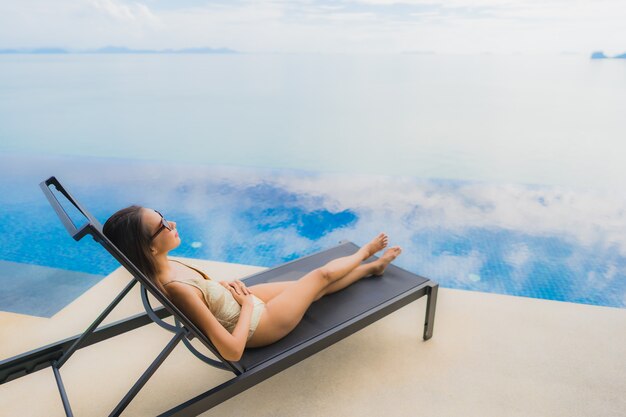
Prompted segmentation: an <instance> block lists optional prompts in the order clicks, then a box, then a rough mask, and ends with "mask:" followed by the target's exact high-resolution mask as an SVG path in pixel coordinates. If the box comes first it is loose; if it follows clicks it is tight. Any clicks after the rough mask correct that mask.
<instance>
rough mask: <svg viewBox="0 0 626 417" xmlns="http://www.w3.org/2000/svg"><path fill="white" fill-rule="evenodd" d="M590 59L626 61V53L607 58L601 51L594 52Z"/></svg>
mask: <svg viewBox="0 0 626 417" xmlns="http://www.w3.org/2000/svg"><path fill="white" fill-rule="evenodd" d="M591 59H626V53H623V54H621V55H615V56H614V57H610V56H607V55H606V54H605V53H604V52H602V51H595V52H593V53H592V54H591Z"/></svg>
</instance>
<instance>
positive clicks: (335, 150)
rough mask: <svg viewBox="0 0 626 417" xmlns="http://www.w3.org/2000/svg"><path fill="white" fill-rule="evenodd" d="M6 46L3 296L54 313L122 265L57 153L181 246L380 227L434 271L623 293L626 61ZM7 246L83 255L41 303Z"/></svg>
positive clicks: (519, 285)
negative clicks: (26, 51) (87, 219)
mask: <svg viewBox="0 0 626 417" xmlns="http://www.w3.org/2000/svg"><path fill="white" fill-rule="evenodd" d="M0 60H1V61H0V64H1V65H0V138H1V141H0V152H1V153H0V281H1V282H2V283H7V282H10V283H11V284H12V286H11V288H13V289H12V292H11V293H8V292H6V290H5V292H4V293H3V294H2V296H0V310H5V311H14V312H20V313H23V314H35V315H42V316H50V315H51V314H54V312H56V311H58V309H59V308H61V307H62V305H63V302H70V301H71V299H72V298H71V297H75V296H77V295H79V294H80V293H81V292H82V291H85V290H87V289H88V288H89V287H90V286H92V285H93V284H94V282H95V281H94V278H93V277H94V276H100V277H102V276H104V275H106V274H108V273H109V272H111V271H112V270H113V269H115V268H116V267H117V264H116V262H115V261H114V260H113V259H112V258H110V256H109V255H108V254H106V253H105V252H104V250H102V249H101V248H100V247H99V246H98V245H97V244H96V243H95V242H93V241H90V240H89V239H84V240H83V241H81V242H79V243H76V242H74V241H73V240H72V239H71V238H70V237H69V236H68V235H67V233H66V231H65V230H64V229H63V228H62V226H61V224H60V222H59V220H58V219H57V218H56V215H55V214H54V212H53V211H52V210H51V209H50V207H49V205H48V203H47V201H46V200H45V199H44V198H43V194H42V193H41V191H40V190H39V188H38V186H37V184H38V183H39V182H40V181H42V180H43V179H45V178H47V177H48V176H50V175H57V176H58V177H59V178H60V179H61V180H62V181H63V182H64V184H65V185H67V186H68V187H69V189H70V190H71V192H72V193H73V194H75V195H76V197H77V198H78V199H79V200H80V201H81V202H82V203H83V204H84V205H85V206H86V207H87V208H88V209H89V210H91V211H92V212H93V213H94V214H95V216H96V217H97V218H98V219H100V220H101V221H104V220H105V219H106V218H107V217H108V216H109V215H110V214H111V213H113V212H114V211H116V210H117V209H119V208H121V207H124V206H127V205H130V204H141V205H144V206H147V207H153V208H156V209H158V210H159V211H161V212H162V213H164V215H165V216H166V217H167V218H171V219H173V220H176V221H177V222H178V227H179V232H180V235H181V238H182V239H183V243H182V244H181V246H180V247H179V248H178V249H177V250H176V251H175V252H174V253H173V254H174V255H179V256H188V257H194V258H205V259H213V260H219V261H226V262H237V263H245V264H253V265H262V266H272V265H276V264H278V263H281V262H284V261H288V260H291V259H294V258H296V257H299V256H302V255H306V254H308V253H311V252H314V251H316V250H319V249H321V248H324V247H328V246H332V245H334V244H336V243H337V242H338V241H340V240H344V239H347V240H352V241H354V242H356V243H358V244H363V243H365V242H366V241H368V240H369V239H370V237H371V236H373V235H374V234H376V233H377V232H379V231H381V230H383V231H386V232H387V233H389V235H390V236H391V243H392V244H399V245H401V246H402V247H403V248H404V254H403V255H402V256H401V257H400V258H399V259H398V260H397V263H398V265H400V266H402V267H405V268H407V269H409V270H411V271H414V272H416V273H418V274H420V275H424V276H427V277H429V278H432V279H434V280H437V281H439V282H440V283H441V285H442V286H444V287H449V288H461V289H468V290H474V291H484V292H494V293H501V294H511V295H519V296H527V297H536V298H544V299H551V300H562V301H571V302H577V303H586V304H594V305H603V306H612V307H622V308H623V307H625V306H626V238H625V236H626V197H625V196H624V195H623V193H620V192H619V191H620V190H623V189H624V185H626V184H624V182H625V180H626V175H625V172H624V171H625V168H624V164H623V162H622V159H623V158H622V155H623V154H625V152H623V151H624V144H623V143H622V142H623V141H622V140H621V138H622V137H623V134H622V132H621V130H620V128H621V112H620V111H619V109H623V108H626V96H625V95H623V94H622V93H621V92H623V91H625V90H624V89H625V88H626V76H625V74H626V70H625V69H626V67H625V66H624V65H622V63H617V62H616V63H612V62H604V63H592V62H588V61H579V60H577V59H575V58H571V57H564V58H554V59H553V60H551V61H549V62H545V61H543V62H529V61H525V60H524V59H522V58H516V57H406V56H400V57H391V58H389V57H385V59H382V58H380V57H379V58H377V57H311V56H308V57H307V56H295V57H271V56H233V57H220V56H218V57H206V56H204V57H162V56H157V57H155V56H152V57H151V56H146V57H140V56H126V57H120V56H112V57H102V56H93V57H89V56H67V57H58V56H48V57H46V56H43V57H28V56H26V57H23V56H20V57H17V56H7V57H0ZM620 65H621V66H620ZM1 261H5V270H4V271H2V270H1V265H2V264H1ZM7 262H13V263H18V264H23V265H26V266H28V265H38V266H42V267H46V268H53V269H51V271H53V272H52V273H51V275H50V276H51V277H52V276H54V277H56V278H54V280H53V279H52V278H51V279H50V280H48V281H50V282H49V284H50V286H51V288H53V287H55V286H58V285H59V282H60V281H58V280H59V279H61V278H59V277H60V276H61V275H59V274H58V270H59V269H60V270H71V271H75V272H77V273H85V274H90V275H88V276H87V275H85V280H84V282H83V283H82V284H80V283H79V282H78V280H77V279H76V276H72V278H71V279H70V278H68V282H67V283H64V284H63V285H68V286H71V287H72V288H74V289H75V290H76V291H74V292H72V294H75V295H72V296H71V297H70V298H68V299H66V300H65V301H63V302H62V303H57V304H55V306H52V307H51V306H47V307H45V308H44V306H45V303H46V300H45V297H44V298H42V299H41V300H39V301H38V302H37V303H34V302H29V303H26V302H25V301H24V300H26V298H25V295H24V294H26V292H27V291H28V288H27V285H26V284H24V285H23V286H21V287H20V286H15V285H14V284H15V277H16V276H17V275H15V274H14V273H13V272H12V271H14V270H15V265H14V264H10V265H9V264H8V263H7ZM6 265H9V266H6ZM18 275H19V274H18ZM21 276H24V274H22V275H21ZM23 282H26V281H25V280H24V281H23ZM44 282H45V281H44ZM3 288H8V287H7V286H6V285H4V286H3ZM66 293H67V292H66ZM55 297H56V296H55ZM57 298H58V297H57ZM37 305H40V306H42V308H40V309H39V310H37V309H36V308H35V307H36V306H37ZM33 306H35V307H33Z"/></svg>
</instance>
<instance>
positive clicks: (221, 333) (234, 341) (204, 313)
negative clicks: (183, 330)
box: [168, 283, 254, 361]
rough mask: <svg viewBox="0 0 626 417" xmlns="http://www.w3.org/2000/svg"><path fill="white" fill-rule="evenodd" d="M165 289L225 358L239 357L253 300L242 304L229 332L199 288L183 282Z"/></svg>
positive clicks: (247, 327)
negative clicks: (237, 318) (208, 305)
mask: <svg viewBox="0 0 626 417" xmlns="http://www.w3.org/2000/svg"><path fill="white" fill-rule="evenodd" d="M172 287H175V288H172ZM168 289H170V291H169V293H170V298H171V299H172V302H173V303H174V304H175V305H176V306H177V307H178V308H179V309H180V310H181V311H182V312H183V313H184V314H185V315H186V316H187V317H188V318H189V319H190V320H191V321H192V322H193V323H194V324H195V325H196V326H197V327H198V329H200V330H201V331H202V333H204V334H205V335H206V336H207V337H208V338H209V339H210V340H211V343H213V345H215V347H216V348H217V350H218V351H219V353H220V354H221V355H222V356H223V357H224V359H226V360H228V361H238V360H239V359H241V356H242V355H243V351H244V349H245V347H246V342H247V339H248V331H249V329H250V321H251V319H252V310H253V307H254V304H253V303H252V302H251V303H244V305H243V306H242V307H241V313H240V315H239V321H238V322H237V325H236V326H235V329H234V330H233V333H232V334H230V333H229V332H228V330H226V329H225V328H224V326H222V325H221V324H220V322H219V321H217V319H216V318H215V316H214V315H213V313H211V310H209V308H208V307H207V305H206V304H205V303H204V300H203V298H202V293H201V292H200V290H199V289H197V288H194V287H191V286H188V285H185V284H182V283H181V284H179V285H177V284H172V285H170V286H169V287H168Z"/></svg>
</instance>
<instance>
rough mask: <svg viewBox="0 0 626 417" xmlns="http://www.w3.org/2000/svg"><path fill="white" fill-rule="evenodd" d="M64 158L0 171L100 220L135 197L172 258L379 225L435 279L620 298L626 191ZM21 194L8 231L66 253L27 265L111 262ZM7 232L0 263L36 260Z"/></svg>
mask: <svg viewBox="0 0 626 417" xmlns="http://www.w3.org/2000/svg"><path fill="white" fill-rule="evenodd" d="M5 162H6V161H5ZM22 162H23V161H22ZM31 162H32V161H31ZM67 162H68V161H67V160H63V159H62V158H55V159H48V158H41V159H40V160H38V163H36V164H33V163H30V164H26V165H24V164H19V163H17V162H15V161H14V163H13V164H11V163H5V164H4V169H2V171H8V170H11V171H8V174H7V175H9V176H10V177H12V178H13V179H15V180H16V181H17V182H18V184H21V185H20V186H19V187H17V186H15V187H13V188H12V187H11V186H10V184H8V182H7V180H6V178H7V176H6V175H5V176H4V178H5V180H2V181H3V183H2V188H3V190H5V192H8V193H9V194H10V193H13V194H15V196H14V197H15V198H14V201H20V197H19V195H20V194H23V193H24V191H23V187H33V186H34V185H36V183H37V182H38V181H41V180H42V179H44V178H45V177H47V176H48V175H50V174H56V175H58V177H59V178H60V179H61V180H62V181H63V180H65V183H66V186H67V187H68V188H69V189H70V190H71V191H72V192H73V193H74V194H75V195H76V197H77V198H79V200H81V201H83V203H84V205H85V206H87V207H88V209H91V210H93V212H94V213H95V214H96V217H98V218H100V219H101V220H102V221H104V220H105V219H106V217H107V216H108V215H110V214H111V213H112V212H114V211H115V210H117V209H118V208H121V207H123V206H127V205H130V204H134V203H137V204H141V205H145V206H147V207H153V208H157V209H159V210H160V211H161V212H163V213H164V214H165V215H166V217H171V218H172V219H174V220H177V222H178V227H179V231H180V235H181V237H182V239H183V243H182V244H181V247H180V248H178V249H177V250H176V251H175V253H173V254H175V255H180V256H189V257H197V258H206V259H213V260H219V261H226V262H238V263H246V264H256V265H264V266H271V265H275V264H277V263H280V262H284V261H288V260H291V259H294V258H296V257H299V256H303V255H306V254H309V253H312V252H314V251H317V250H319V249H321V248H324V247H328V246H332V245H334V244H336V243H337V242H338V241H340V240H344V239H347V240H352V241H354V242H355V243H358V244H363V243H365V242H367V241H368V240H369V239H370V238H371V236H373V235H375V234H376V233H377V232H379V231H381V230H382V231H385V232H387V233H388V234H389V235H390V237H391V244H394V245H395V244H399V245H401V246H402V247H403V248H404V250H405V251H404V254H403V255H402V256H401V257H400V258H399V259H398V260H397V264H398V265H399V266H401V267H404V268H406V269H409V270H411V271H414V272H416V273H418V274H421V275H424V276H428V277H429V278H432V279H434V280H437V281H439V282H440V283H441V285H442V286H445V287H451V288H461V289H469V290H477V291H486V292H495V293H503V294H511V295H521V296H529V297H538V298H548V299H554V300H565V301H573V302H580V303H590V304H599V305H606V306H615V307H624V306H626V215H625V213H626V200H625V199H624V198H622V197H620V196H618V195H608V194H602V193H600V192H595V191H589V190H573V189H565V188H557V187H552V186H550V187H547V186H536V185H521V184H497V183H479V182H465V181H453V180H436V179H415V178H407V177H383V176H363V175H348V174H330V173H312V172H301V171H292V170H256V169H249V168H236V167H206V166H183V165H172V164H158V163H149V162H136V161H123V160H106V159H102V160H100V159H93V160H85V161H84V162H75V163H73V164H68V163H67ZM11 165H13V166H12V168H11V167H10V166H11ZM21 187H22V188H21ZM2 198H3V199H5V200H6V202H7V203H8V201H9V200H8V199H7V197H6V195H5V196H4V197H2ZM21 200H22V206H24V204H25V201H32V204H31V205H30V207H33V208H32V210H30V209H28V207H26V209H24V210H23V215H24V216H25V217H28V216H33V218H32V219H30V221H29V222H27V224H29V225H30V226H29V227H30V230H31V233H30V234H29V229H28V228H23V227H22V228H18V229H19V230H18V231H19V233H17V234H16V235H15V233H14V236H13V237H12V238H11V239H14V240H18V241H19V240H20V239H24V240H25V239H36V238H37V233H39V232H37V231H40V230H42V229H43V228H44V227H45V225H43V224H40V223H42V222H44V223H45V222H51V221H52V222H55V223H54V227H55V228H56V229H55V230H56V231H55V232H51V233H52V238H51V239H52V240H54V239H57V240H59V241H60V242H62V245H65V246H66V249H64V250H66V251H67V252H68V253H70V255H67V256H65V257H64V260H63V261H59V260H55V259H54V258H51V257H50V256H49V254H47V253H48V252H47V251H46V250H45V248H44V249H42V250H41V251H40V252H41V256H40V258H42V259H38V260H37V261H36V262H33V263H39V264H49V266H55V267H65V268H67V269H79V270H84V271H85V272H96V273H106V272H108V270H110V269H111V268H112V267H114V265H115V264H114V262H111V260H109V259H108V258H107V259H105V258H106V257H107V256H108V255H106V254H104V253H102V252H98V253H95V252H94V253H93V257H91V260H88V261H87V262H85V261H84V260H81V259H79V258H81V257H84V255H85V253H84V251H81V250H78V249H77V248H76V246H77V245H76V244H75V243H73V242H69V241H67V240H62V239H61V238H60V236H61V234H62V233H64V230H61V232H59V226H60V224H58V220H51V219H52V217H51V216H50V213H51V212H52V210H49V209H48V208H44V207H45V205H46V204H47V203H46V202H45V201H43V198H41V196H38V197H36V198H35V197H34V196H32V197H30V198H29V197H27V196H24V195H23V196H22V198H21ZM3 203H4V200H3ZM12 204H17V203H12ZM33 205H34V206H33ZM18 206H20V205H19V204H17V205H16V206H15V207H14V208H16V209H17V208H18ZM47 211H49V212H50V213H48V214H46V215H44V216H38V217H37V216H34V214H35V213H46V212H47ZM11 213H13V212H11V204H8V205H5V204H3V209H2V211H0V215H1V216H2V217H4V218H8V217H9V215H10V214H11ZM52 216H53V214H52ZM4 232H5V233H9V234H10V233H12V232H11V230H8V229H7V230H5V231H4ZM36 232H37V233H36ZM6 239H7V238H6V237H5V239H4V240H5V242H3V245H2V248H3V249H2V251H3V253H2V256H0V258H2V259H6V260H13V261H17V262H32V260H29V259H31V258H32V256H31V258H29V257H24V259H21V258H20V257H22V256H23V254H21V253H20V251H19V250H18V251H7V250H5V243H6V242H7V240H6ZM0 240H2V239H0ZM24 250H26V249H24ZM71 253H75V254H77V255H76V256H72V255H71ZM90 256H91V255H90ZM98 257H101V258H102V259H100V260H99V261H93V258H98ZM94 265H97V268H99V270H98V271H94V270H93V268H94ZM89 268H92V269H89Z"/></svg>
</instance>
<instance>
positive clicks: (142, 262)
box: [102, 206, 163, 291]
mask: <svg viewBox="0 0 626 417" xmlns="http://www.w3.org/2000/svg"><path fill="white" fill-rule="evenodd" d="M142 209H143V207H141V206H130V207H126V208H124V209H121V210H118V211H117V212H115V213H114V214H113V215H112V216H111V217H109V218H108V219H107V221H106V222H105V223H104V226H103V227H102V232H103V233H104V235H105V236H106V237H107V238H108V239H109V240H110V241H111V242H113V244H114V245H115V246H117V248H118V249H119V250H120V251H122V253H123V254H124V255H126V257H127V258H128V259H129V260H130V261H131V262H132V263H133V264H135V266H137V268H139V270H140V271H141V272H143V273H144V275H146V276H147V277H148V279H150V280H151V281H152V282H153V283H154V285H156V286H157V288H159V289H160V290H161V291H163V286H162V285H161V283H160V282H159V280H158V279H157V278H156V262H155V260H154V256H153V255H152V252H151V251H150V237H151V233H150V231H149V230H148V228H147V227H146V226H145V225H144V223H143V219H142V216H141V210H142Z"/></svg>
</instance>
